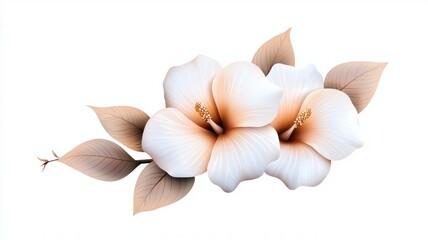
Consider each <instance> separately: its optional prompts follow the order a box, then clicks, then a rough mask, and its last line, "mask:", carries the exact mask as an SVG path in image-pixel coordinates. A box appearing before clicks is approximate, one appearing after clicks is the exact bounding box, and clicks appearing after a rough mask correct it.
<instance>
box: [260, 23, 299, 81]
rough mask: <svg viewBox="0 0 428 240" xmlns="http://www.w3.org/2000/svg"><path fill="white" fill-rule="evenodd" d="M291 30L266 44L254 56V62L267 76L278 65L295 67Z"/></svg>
mask: <svg viewBox="0 0 428 240" xmlns="http://www.w3.org/2000/svg"><path fill="white" fill-rule="evenodd" d="M290 31H291V28H289V29H288V30H287V31H285V32H283V33H281V34H279V35H277V36H275V37H273V38H271V39H270V40H269V41H267V42H265V43H264V44H263V45H262V46H261V47H260V48H259V49H258V50H257V52H256V54H254V57H253V60H252V62H253V63H254V64H256V65H257V66H259V67H260V69H261V70H262V71H263V73H264V74H265V75H267V74H268V73H269V71H270V69H271V68H272V66H273V65H275V64H276V63H282V64H285V65H290V66H294V62H295V60H294V50H293V46H292V45H291V40H290Z"/></svg>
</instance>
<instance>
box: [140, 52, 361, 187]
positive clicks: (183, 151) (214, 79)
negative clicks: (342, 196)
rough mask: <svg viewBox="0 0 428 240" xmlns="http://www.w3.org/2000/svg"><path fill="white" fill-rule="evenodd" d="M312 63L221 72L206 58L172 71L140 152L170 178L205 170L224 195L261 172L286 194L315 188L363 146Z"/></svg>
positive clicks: (353, 115)
mask: <svg viewBox="0 0 428 240" xmlns="http://www.w3.org/2000/svg"><path fill="white" fill-rule="evenodd" d="M323 85H324V84H323V78H322V76H321V74H320V73H319V72H318V71H317V70H316V69H315V67H314V66H313V65H307V66H305V67H300V68H295V67H291V66H287V65H283V64H276V65H274V66H273V67H272V69H271V70H270V72H269V73H268V75H267V76H265V75H264V74H263V72H262V71H261V70H260V68H259V67H257V66H256V65H254V64H252V63H248V62H237V63H232V64H230V65H228V66H226V67H224V68H221V66H220V64H219V63H218V62H217V61H215V60H213V59H211V58H208V57H206V56H198V57H197V58H195V59H194V60H193V61H191V62H188V63H186V64H184V65H181V66H177V67H173V68H171V69H170V70H169V71H168V73H167V75H166V78H165V81H164V91H165V101H166V107H167V108H165V109H163V110H161V111H159V112H157V113H156V114H155V115H154V116H152V117H151V118H150V120H149V121H148V122H147V125H146V127H145V130H144V133H143V140H142V147H143V149H144V150H145V151H146V152H147V153H148V154H149V155H150V156H151V157H152V158H153V160H154V162H155V163H156V164H157V165H158V166H159V167H160V168H162V169H163V170H164V171H166V172H167V173H168V174H169V175H171V176H173V177H178V178H183V177H194V176H197V175H200V174H202V173H204V172H206V171H208V176H209V178H210V180H211V181H212V182H213V183H214V184H216V185H218V186H219V187H221V188H222V189H223V190H224V191H225V192H231V191H233V190H235V189H236V187H237V186H238V184H239V183H240V182H241V181H244V180H250V179H255V178H258V177H260V176H261V175H263V173H264V172H266V173H267V174H268V175H271V176H274V177H277V178H279V179H280V180H282V181H283V182H284V183H285V185H286V186H287V187H288V188H290V189H296V188H297V187H299V186H316V185H318V184H319V183H321V182H322V181H323V179H324V178H325V177H326V176H327V174H328V172H329V170H330V165H331V161H330V160H340V159H343V158H346V157H347V156H348V155H350V154H351V153H352V152H353V151H354V150H355V149H357V148H359V147H361V146H362V145H363V142H362V140H361V136H360V134H359V127H358V113H357V111H356V109H355V107H354V105H353V104H352V102H351V100H350V98H349V97H348V95H346V94H345V93H343V92H341V91H339V90H336V89H324V87H323Z"/></svg>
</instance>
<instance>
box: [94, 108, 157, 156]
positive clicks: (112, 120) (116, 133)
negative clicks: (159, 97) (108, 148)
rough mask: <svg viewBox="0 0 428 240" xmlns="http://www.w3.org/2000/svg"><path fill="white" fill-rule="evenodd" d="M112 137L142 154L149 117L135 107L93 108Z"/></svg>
mask: <svg viewBox="0 0 428 240" xmlns="http://www.w3.org/2000/svg"><path fill="white" fill-rule="evenodd" d="M89 107H90V108H92V109H93V110H94V111H95V113H96V114H97V116H98V118H99V120H100V122H101V124H102V125H103V127H104V129H105V130H106V131H107V133H108V134H110V136H112V137H113V138H114V139H116V140H117V141H119V142H121V143H122V144H123V145H125V146H127V147H129V148H130V149H132V150H135V151H140V152H142V151H143V149H142V148H141V139H142V136H143V131H144V127H145V126H146V123H147V121H148V120H149V116H148V115H147V114H146V113H145V112H143V111H141V110H139V109H137V108H134V107H128V106H115V107H92V106H89Z"/></svg>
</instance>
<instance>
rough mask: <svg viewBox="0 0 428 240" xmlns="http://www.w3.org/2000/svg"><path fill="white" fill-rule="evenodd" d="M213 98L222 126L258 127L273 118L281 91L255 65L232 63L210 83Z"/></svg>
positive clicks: (228, 127)
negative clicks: (211, 84)
mask: <svg viewBox="0 0 428 240" xmlns="http://www.w3.org/2000/svg"><path fill="white" fill-rule="evenodd" d="M213 95H214V100H215V103H216V105H217V109H218V112H219V114H220V117H221V120H222V122H223V126H224V127H225V128H226V129H230V128H234V127H261V126H265V125H267V124H269V123H270V122H271V121H272V120H273V119H274V118H275V116H276V114H277V112H278V107H279V101H280V99H281V95H282V91H281V89H280V88H279V87H277V86H275V84H273V83H272V82H270V81H267V80H266V78H265V76H264V74H263V72H262V71H261V70H260V68H258V67H257V66H256V65H254V64H252V63H247V62H237V63H232V64H230V65H228V66H226V67H225V68H223V69H222V70H220V71H219V72H218V73H217V75H216V77H215V78H214V81H213Z"/></svg>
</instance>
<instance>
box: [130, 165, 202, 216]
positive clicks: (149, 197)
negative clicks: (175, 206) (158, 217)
mask: <svg viewBox="0 0 428 240" xmlns="http://www.w3.org/2000/svg"><path fill="white" fill-rule="evenodd" d="M194 183H195V178H194V177H191V178H174V177H171V176H170V175H168V173H166V172H165V171H164V170H162V169H160V168H159V167H158V166H157V165H156V164H155V163H154V162H151V163H149V164H148V165H147V166H146V167H145V168H144V170H143V171H142V172H141V174H140V176H139V177H138V180H137V184H136V185H135V191H134V215H135V214H137V213H139V212H143V211H150V210H154V209H157V208H160V207H163V206H166V205H169V204H171V203H174V202H176V201H178V200H180V199H181V198H183V197H184V196H185V195H186V194H187V193H189V191H190V189H192V187H193V184H194Z"/></svg>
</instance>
